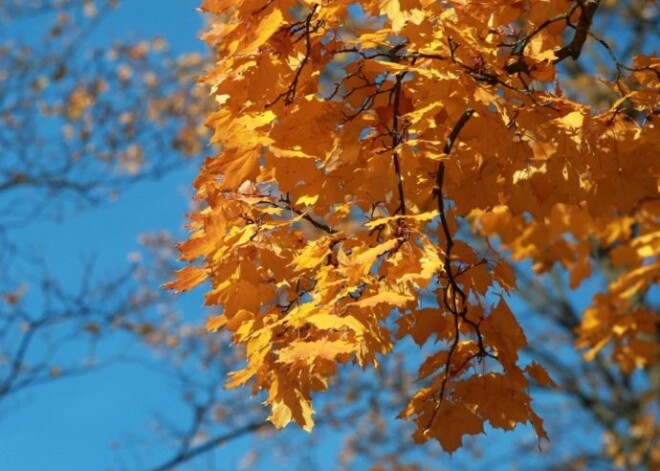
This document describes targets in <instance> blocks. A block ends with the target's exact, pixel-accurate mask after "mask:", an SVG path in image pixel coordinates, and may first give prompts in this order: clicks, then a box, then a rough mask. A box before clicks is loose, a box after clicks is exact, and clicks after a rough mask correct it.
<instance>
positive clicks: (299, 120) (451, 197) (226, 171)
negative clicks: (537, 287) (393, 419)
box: [170, 0, 660, 452]
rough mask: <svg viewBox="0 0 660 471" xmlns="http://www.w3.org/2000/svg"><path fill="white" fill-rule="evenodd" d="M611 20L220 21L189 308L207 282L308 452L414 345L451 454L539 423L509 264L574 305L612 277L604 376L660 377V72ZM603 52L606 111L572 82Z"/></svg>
mask: <svg viewBox="0 0 660 471" xmlns="http://www.w3.org/2000/svg"><path fill="white" fill-rule="evenodd" d="M599 4H600V1H598V0H579V1H573V2H571V1H566V0H520V1H498V0H491V1H487V2H486V1H477V0H456V1H450V2H438V1H434V0H362V1H354V0H351V1H345V0H335V1H321V2H318V1H317V2H314V1H308V0H243V1H229V0H206V1H204V2H203V7H202V8H203V10H204V11H206V12H207V13H208V16H209V18H210V19H211V26H210V28H209V29H208V31H207V32H206V34H205V35H204V39H205V40H206V42H207V43H208V44H209V45H211V46H212V47H213V48H215V49H216V50H217V63H216V64H215V66H214V68H213V69H212V70H210V71H208V73H207V74H206V75H205V76H204V77H203V82H205V83H206V84H207V85H209V86H210V90H211V99H212V100H215V102H216V104H217V105H216V111H215V112H213V113H212V114H211V115H210V116H209V117H208V121H207V124H208V126H209V127H210V128H211V129H212V130H213V131H214V136H213V139H212V140H213V142H215V143H218V144H219V145H220V152H219V153H218V155H216V156H213V157H209V158H208V159H206V161H205V163H204V165H203V167H202V168H201V170H200V172H199V175H198V177H197V179H196V181H195V188H196V190H197V198H198V199H200V200H202V201H203V202H204V203H205V206H204V208H203V209H202V210H200V211H199V212H197V213H194V214H191V215H190V221H191V222H190V227H191V231H192V235H191V237H190V239H189V240H188V241H187V242H184V243H182V244H181V246H180V250H181V253H182V257H183V259H184V260H186V261H187V262H189V264H188V265H187V266H186V268H184V269H183V270H181V271H180V272H178V275H177V279H176V280H175V281H174V282H173V283H171V285H170V286H171V287H172V288H174V289H177V290H179V291H185V290H188V289H191V288H193V287H195V286H196V285H198V284H200V283H202V282H204V281H205V280H208V281H209V282H210V289H209V291H208V293H207V294H206V304H207V305H209V306H216V307H217V308H218V309H220V310H221V314H220V315H218V316H215V317H212V318H211V319H210V320H209V321H208V324H207V326H208V329H209V330H211V331H217V330H219V329H224V330H228V331H230V332H232V333H233V341H234V343H235V344H236V345H237V346H240V347H243V348H244V352H245V358H246V364H245V368H243V369H241V370H239V371H235V372H234V373H232V374H231V375H230V377H229V378H228V383H227V386H228V387H230V388H234V387H239V386H243V385H245V384H248V383H249V384H250V385H251V388H252V391H253V392H254V393H257V392H259V391H265V392H266V393H267V399H266V402H267V404H268V405H269V406H270V408H271V410H272V412H271V415H270V420H271V421H272V422H273V423H274V424H275V425H276V426H277V427H283V426H285V425H286V424H287V423H289V422H291V421H295V422H297V423H298V424H299V425H300V426H301V427H303V428H305V429H307V430H310V429H311V428H312V427H313V425H314V419H313V415H314V409H313V406H312V396H313V394H314V393H317V392H320V391H324V390H326V389H329V388H330V387H331V381H332V377H333V376H334V375H335V373H336V371H337V368H338V366H339V365H341V364H349V363H350V364H357V365H359V366H360V367H363V368H367V367H377V366H378V359H379V357H380V356H381V355H387V354H388V353H389V352H391V351H392V350H393V349H394V348H395V346H396V344H397V343H399V342H405V341H407V340H406V339H407V338H411V339H412V341H414V343H416V344H417V345H419V346H420V347H422V346H425V348H426V349H428V348H429V345H431V348H432V350H433V353H431V354H430V355H428V356H427V357H426V360H424V361H423V363H422V364H420V365H419V366H418V372H419V373H418V374H419V382H418V388H417V390H416V391H415V392H414V394H413V395H412V397H411V398H410V400H409V402H408V405H407V406H406V407H405V409H404V410H402V411H401V414H400V417H402V418H405V419H408V420H411V421H413V422H414V423H415V424H416V432H415V439H416V440H417V441H419V442H423V441H427V440H430V439H434V440H437V441H438V442H440V444H441V445H442V447H443V449H444V450H446V451H448V452H452V451H454V450H456V449H458V448H459V447H460V446H461V444H462V439H463V437H464V436H465V435H475V434H479V433H482V432H484V424H485V423H488V424H490V426H492V427H496V428H501V429H504V430H511V429H513V428H514V427H515V426H516V425H517V424H525V423H528V424H531V425H532V426H533V428H534V429H535V430H536V433H537V435H538V436H539V438H547V437H546V433H545V431H544V429H543V422H542V420H541V418H540V417H539V416H538V415H537V414H536V413H535V411H534V408H533V401H532V398H531V397H530V395H529V387H530V384H531V383H532V382H534V383H537V384H538V383H540V384H544V385H552V379H551V378H550V377H549V376H548V374H547V373H546V372H545V370H544V369H543V366H542V365H540V364H537V363H534V362H533V363H531V364H523V362H521V358H520V353H521V350H522V349H523V348H524V347H525V346H526V344H527V340H526V336H525V333H524V332H523V330H522V329H521V328H520V326H519V325H518V322H517V321H516V317H515V315H514V313H512V310H511V309H510V307H509V305H508V301H507V300H508V296H507V295H508V293H510V292H512V291H513V290H515V287H516V280H515V276H514V271H513V269H512V267H511V265H510V263H511V261H523V260H528V261H530V262H531V266H532V268H533V270H534V271H535V272H536V273H543V272H546V271H547V270H549V269H550V268H551V267H553V266H555V265H560V266H562V267H563V268H564V269H566V271H567V272H568V274H569V275H568V276H569V278H570V285H571V286H572V287H577V286H578V285H579V284H580V283H581V282H583V281H584V280H585V279H587V278H589V277H591V276H592V262H591V255H592V254H593V252H594V251H601V252H607V253H609V254H610V255H611V257H610V258H611V261H612V264H613V270H612V272H613V273H615V276H613V277H612V278H611V279H609V280H606V283H605V284H604V288H603V290H602V291H601V292H600V293H599V294H598V295H597V296H596V297H594V299H593V300H592V302H591V305H590V306H589V307H588V308H587V309H586V311H585V312H584V315H583V319H582V323H581V325H580V326H579V329H578V334H579V335H578V347H580V348H583V349H584V351H585V359H586V360H590V359H591V358H593V357H594V355H596V354H597V353H598V352H600V351H601V350H603V349H608V351H610V352H611V359H612V361H614V362H616V364H617V365H618V366H619V367H620V368H621V369H622V370H623V371H627V372H630V371H632V370H634V369H635V368H644V367H648V366H649V365H652V364H653V363H654V362H655V361H656V360H657V358H658V343H657V341H656V336H655V330H656V324H657V316H656V315H655V314H654V313H652V312H650V311H648V310H647V308H645V307H644V306H645V305H644V304H643V303H640V302H639V299H640V296H643V295H644V293H646V292H647V291H648V290H649V289H650V288H651V286H652V285H653V283H655V282H656V281H657V280H658V277H660V260H658V257H657V254H658V253H659V252H660V198H659V194H658V186H659V183H660V160H658V155H660V128H659V127H658V120H659V119H660V118H658V112H659V110H660V93H658V92H659V87H660V60H659V59H658V58H656V57H655V56H638V57H636V58H635V60H634V63H633V64H630V65H624V64H622V63H620V62H619V61H618V59H617V58H616V57H615V56H614V54H613V51H612V49H611V48H610V47H609V46H608V43H607V42H606V41H605V40H604V39H602V38H599V37H596V36H595V35H594V34H593V33H592V32H591V31H590V26H591V24H592V22H593V21H596V19H597V15H598V7H599ZM585 47H594V48H596V47H597V48H603V50H604V51H605V53H606V54H608V56H610V58H611V61H612V63H613V64H614V67H615V70H616V71H617V73H616V75H615V76H613V77H602V78H601V80H602V82H603V83H604V84H606V85H607V86H609V87H610V90H611V92H610V103H609V107H607V108H604V109H595V108H592V107H590V106H589V105H588V104H586V103H583V102H581V101H580V94H579V90H577V91H576V90H572V91H571V93H568V92H565V91H564V90H563V89H562V77H561V74H559V73H558V70H559V65H560V64H561V63H562V62H563V61H574V60H578V59H579V57H580V54H581V52H582V50H583V48H585Z"/></svg>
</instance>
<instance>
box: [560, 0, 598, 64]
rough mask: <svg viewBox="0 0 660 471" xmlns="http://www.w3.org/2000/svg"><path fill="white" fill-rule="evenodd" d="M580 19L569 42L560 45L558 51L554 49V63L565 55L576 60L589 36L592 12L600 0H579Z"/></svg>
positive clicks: (564, 57) (594, 11)
mask: <svg viewBox="0 0 660 471" xmlns="http://www.w3.org/2000/svg"><path fill="white" fill-rule="evenodd" d="M579 3H580V10H581V12H582V13H581V14H580V19H579V20H578V24H577V26H576V27H575V34H574V35H573V39H572V40H571V42H570V43H569V44H567V45H566V46H564V47H562V48H561V49H559V50H558V51H555V56H557V58H556V59H555V60H554V63H555V64H556V63H558V62H561V61H563V60H564V59H566V58H567V57H571V58H573V60H577V58H578V57H580V53H581V52H582V47H583V46H584V43H585V41H586V40H587V37H588V36H589V29H590V28H591V23H592V22H593V17H594V13H596V10H597V9H598V6H599V5H600V0H586V1H584V2H582V1H580V2H579Z"/></svg>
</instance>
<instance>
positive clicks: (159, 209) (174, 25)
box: [0, 0, 204, 471]
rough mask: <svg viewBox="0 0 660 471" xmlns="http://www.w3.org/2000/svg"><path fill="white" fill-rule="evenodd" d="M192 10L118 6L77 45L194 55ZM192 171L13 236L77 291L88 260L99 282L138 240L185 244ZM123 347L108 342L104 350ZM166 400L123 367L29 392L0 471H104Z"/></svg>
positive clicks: (159, 388)
mask: <svg viewBox="0 0 660 471" xmlns="http://www.w3.org/2000/svg"><path fill="white" fill-rule="evenodd" d="M196 5H197V2H196V1H194V0H128V1H124V2H122V5H121V7H120V8H119V9H118V10H117V11H115V12H114V13H112V15H111V16H110V17H108V18H107V19H106V20H105V21H104V22H103V23H102V24H101V26H100V27H99V28H98V30H96V32H95V33H94V35H93V36H91V37H89V38H88V39H87V43H86V44H85V45H89V46H93V45H102V44H106V43H108V42H112V41H113V39H114V38H122V39H124V40H126V39H128V40H130V39H132V38H135V39H141V38H152V37H155V36H160V37H163V38H165V39H167V41H168V42H169V43H170V45H171V48H172V50H174V51H175V52H186V51H195V50H198V51H201V50H203V45H202V44H201V43H200V42H199V40H198V39H197V35H198V33H199V31H200V28H201V25H202V20H201V16H200V14H199V13H198V12H197V11H196V9H195V8H196ZM43 21H44V19H43V18H37V19H35V20H31V21H25V22H20V23H17V24H13V25H10V26H9V27H10V28H11V29H12V30H13V33H14V34H16V35H17V36H19V37H23V38H29V37H30V36H31V35H32V33H33V32H34V29H33V28H35V26H36V27H38V26H39V25H40V24H41V23H40V22H43ZM48 21H49V19H48ZM197 163H198V161H195V162H191V163H190V165H187V166H185V167H183V168H181V169H180V170H178V171H176V172H174V173H171V174H169V175H168V176H167V177H166V178H164V179H162V180H159V181H155V182H143V183H141V184H139V185H137V186H135V187H132V188H130V189H129V190H127V191H125V192H123V193H121V194H120V196H119V198H118V199H117V200H116V201H114V202H108V203H107V204H102V205H100V206H97V207H95V208H93V209H91V210H87V211H81V212H74V213H73V214H70V215H69V216H68V217H66V218H65V219H64V220H63V221H61V222H55V221H52V220H43V221H36V222H34V223H32V224H30V225H29V226H28V227H27V228H26V229H24V230H19V231H16V232H15V233H14V234H13V236H14V237H15V238H16V239H20V240H21V241H23V243H24V244H25V246H26V247H28V248H29V250H30V251H31V252H32V253H33V254H35V255H38V256H41V257H43V259H44V260H45V261H46V264H47V265H48V267H49V270H50V271H51V273H52V274H53V276H54V277H56V278H57V279H59V280H61V281H62V282H63V284H64V285H65V286H66V285H70V286H69V287H70V288H72V289H73V288H75V285H76V284H77V283H79V280H80V276H81V273H82V270H83V261H84V260H85V259H86V258H89V257H94V258H95V259H96V260H97V266H98V269H99V271H100V272H101V273H107V274H112V273H116V272H118V271H119V270H122V269H125V267H126V264H127V263H126V262H127V257H128V254H129V253H130V252H132V251H135V250H138V249H139V248H140V246H139V242H138V238H139V236H140V234H144V233H151V232H154V231H158V230H167V231H169V232H171V233H173V234H174V235H175V237H178V238H182V237H183V236H184V234H185V232H184V231H183V229H182V227H183V224H184V215H185V213H186V211H187V209H188V207H189V196H190V194H191V191H190V190H189V187H190V182H191V181H192V178H193V175H194V173H195V167H196V165H197ZM200 304H201V300H200V297H199V296H198V297H197V298H196V299H195V298H192V299H191V300H190V303H189V305H188V308H189V309H190V308H193V307H194V309H196V310H197V311H198V314H199V316H200V318H201V317H203V315H204V314H203V312H202V311H201V310H200V308H199V306H200ZM124 347H125V344H124V343H123V342H122V341H117V343H116V344H114V345H111V346H109V347H108V348H110V349H112V348H124ZM175 394H176V391H175V390H174V389H173V388H172V385H171V384H170V383H169V382H168V381H167V380H166V379H165V378H164V377H163V376H162V375H159V374H157V373H154V372H150V371H148V370H146V369H144V368H141V367H138V366H131V365H126V364H122V365H120V366H115V367H110V368H107V369H104V370H101V371H99V372H97V373H93V374H90V375H87V376H83V377H79V378H73V379H70V380H65V381H62V382H54V383H52V384H48V385H44V386H39V387H36V388H34V389H28V390H26V391H25V393H22V394H19V396H18V397H15V398H12V399H10V400H9V401H8V402H7V403H5V404H3V405H2V406H0V417H2V423H1V424H0V469H1V470H3V471H4V470H7V471H33V470H35V471H36V470H55V471H57V470H69V471H77V470H80V471H86V470H102V469H109V466H110V465H113V464H114V463H117V460H118V453H117V452H115V451H114V450H113V449H112V444H113V443H115V442H120V444H121V443H122V439H124V438H126V437H128V436H130V434H131V433H133V432H141V431H142V429H143V428H145V427H146V425H147V424H148V423H149V421H151V420H152V416H153V413H154V412H155V411H157V410H169V411H172V409H173V408H174V407H176V404H178V402H177V399H178V398H177V397H176V395H175ZM132 465H133V466H134V465H135V464H134V463H133V464H132ZM132 469H133V468H132Z"/></svg>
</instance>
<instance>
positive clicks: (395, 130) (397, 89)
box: [392, 72, 406, 216]
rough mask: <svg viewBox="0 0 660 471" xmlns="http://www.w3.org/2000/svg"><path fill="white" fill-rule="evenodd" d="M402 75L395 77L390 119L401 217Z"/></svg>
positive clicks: (404, 213) (403, 210) (403, 213)
mask: <svg viewBox="0 0 660 471" xmlns="http://www.w3.org/2000/svg"><path fill="white" fill-rule="evenodd" d="M404 75H405V72H404V73H403V74H399V75H397V76H396V84H395V85H394V112H393V115H394V117H393V118H392V162H393V163H394V172H395V173H396V180H397V187H398V191H399V208H398V209H397V211H396V212H399V210H400V211H401V214H402V215H404V216H405V215H406V198H405V196H404V194H403V176H402V175H401V165H400V163H399V152H398V150H397V147H398V146H399V144H400V143H401V140H402V136H401V131H400V130H399V113H400V109H399V108H400V105H401V82H402V81H403V77H404Z"/></svg>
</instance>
